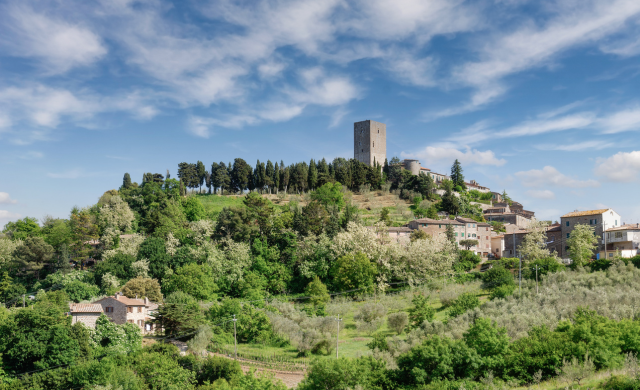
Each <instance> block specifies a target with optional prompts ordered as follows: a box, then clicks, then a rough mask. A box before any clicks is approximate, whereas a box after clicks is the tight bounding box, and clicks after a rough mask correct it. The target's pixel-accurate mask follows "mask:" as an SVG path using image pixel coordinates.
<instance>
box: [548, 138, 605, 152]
mask: <svg viewBox="0 0 640 390" xmlns="http://www.w3.org/2000/svg"><path fill="white" fill-rule="evenodd" d="M615 146H616V145H615V144H614V143H613V142H607V141H602V140H593V141H584V142H578V143H561V144H554V145H550V144H545V145H536V146H535V147H536V149H540V150H561V151H563V152H578V151H582V150H602V149H607V148H612V147H615Z"/></svg>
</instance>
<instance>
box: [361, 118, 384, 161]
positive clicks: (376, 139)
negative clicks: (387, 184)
mask: <svg viewBox="0 0 640 390" xmlns="http://www.w3.org/2000/svg"><path fill="white" fill-rule="evenodd" d="M353 158H354V159H356V160H358V161H360V162H363V163H365V164H367V165H369V166H371V167H372V166H373V165H374V161H375V163H377V164H380V166H383V165H384V160H386V159H387V125H385V124H384V123H380V122H376V121H372V120H366V121H362V122H355V123H354V124H353Z"/></svg>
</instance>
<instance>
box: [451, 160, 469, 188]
mask: <svg viewBox="0 0 640 390" xmlns="http://www.w3.org/2000/svg"><path fill="white" fill-rule="evenodd" d="M451 181H452V182H453V188H456V187H457V186H460V188H462V189H463V190H465V189H466V188H467V186H466V185H465V184H464V175H463V174H462V165H461V164H460V161H458V159H456V161H454V163H453V165H452V166H451Z"/></svg>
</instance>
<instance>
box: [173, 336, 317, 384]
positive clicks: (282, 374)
mask: <svg viewBox="0 0 640 390" xmlns="http://www.w3.org/2000/svg"><path fill="white" fill-rule="evenodd" d="M171 344H174V345H175V346H176V347H178V349H179V350H180V354H181V355H185V354H186V353H187V344H186V343H183V342H181V341H177V340H173V341H171ZM209 355H212V356H220V357H223V358H225V359H233V358H231V357H229V356H227V355H223V354H221V353H214V352H209ZM243 361H244V359H241V358H239V359H238V363H240V367H241V368H242V371H243V372H244V373H245V374H246V373H247V372H249V371H251V370H254V371H255V372H256V373H260V374H262V373H264V374H267V375H273V377H274V378H275V379H279V380H281V381H282V383H284V385H285V386H287V387H288V388H289V389H295V388H296V387H297V386H298V384H299V383H300V382H302V380H303V379H304V375H305V372H304V371H283V370H274V369H271V368H263V367H260V366H256V365H250V364H247V363H250V362H252V361H251V360H247V361H244V363H245V364H243Z"/></svg>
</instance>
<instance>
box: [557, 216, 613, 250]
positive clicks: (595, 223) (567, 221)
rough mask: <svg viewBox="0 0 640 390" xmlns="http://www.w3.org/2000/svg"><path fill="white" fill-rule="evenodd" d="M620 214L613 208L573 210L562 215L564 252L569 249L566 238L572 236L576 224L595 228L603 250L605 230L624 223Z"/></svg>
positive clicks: (600, 248)
mask: <svg viewBox="0 0 640 390" xmlns="http://www.w3.org/2000/svg"><path fill="white" fill-rule="evenodd" d="M621 221H622V219H621V217H620V214H618V213H616V212H615V211H613V210H612V209H599V210H587V211H578V210H576V211H573V212H571V213H567V214H565V215H563V216H562V217H560V225H561V227H562V239H563V240H564V252H565V255H566V252H567V251H568V250H569V247H568V245H566V240H567V239H568V238H570V237H571V232H572V231H573V229H575V227H576V225H579V224H582V225H589V226H591V227H593V228H594V232H595V235H596V236H597V237H599V240H598V244H599V248H598V251H600V250H603V249H604V247H603V245H604V242H603V240H602V238H603V233H604V231H605V230H608V229H611V228H616V227H619V226H621V225H622V222H621Z"/></svg>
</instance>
